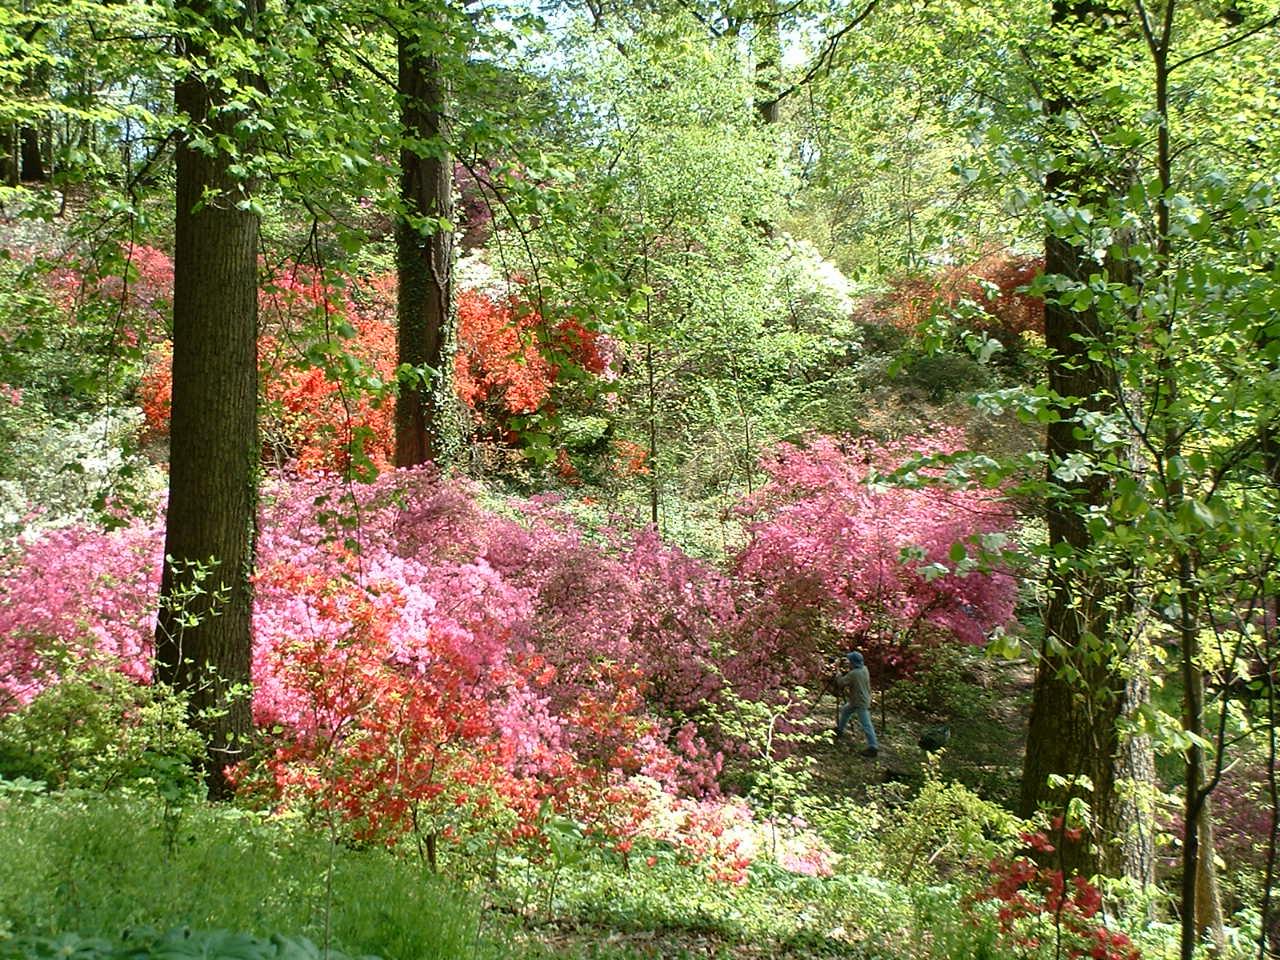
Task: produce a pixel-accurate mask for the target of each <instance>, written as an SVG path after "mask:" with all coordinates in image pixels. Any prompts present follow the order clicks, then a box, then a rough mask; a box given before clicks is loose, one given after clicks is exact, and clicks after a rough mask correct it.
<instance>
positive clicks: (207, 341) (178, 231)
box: [156, 0, 259, 797]
mask: <svg viewBox="0 0 1280 960" xmlns="http://www.w3.org/2000/svg"><path fill="white" fill-rule="evenodd" d="M181 6H185V7H186V8H187V11H188V12H189V13H190V14H192V15H194V16H195V17H200V18H205V17H207V18H208V19H209V22H210V24H211V26H212V27H213V29H216V30H220V31H223V32H228V33H229V32H231V31H232V30H235V31H236V32H243V33H246V34H247V33H249V31H250V30H251V29H252V26H253V23H252V21H253V17H254V14H255V12H256V8H255V7H254V3H253V0H249V2H247V3H246V4H245V8H244V11H243V12H242V13H241V14H240V15H239V16H238V17H237V18H236V20H235V21H234V22H228V21H225V20H219V19H216V15H215V14H214V13H213V12H212V10H211V8H210V6H208V5H207V4H206V3H205V2H204V0H188V2H186V3H183V4H181ZM185 53H186V55H187V56H188V57H189V58H190V59H191V60H192V61H193V62H195V63H196V64H202V61H204V60H206V59H207V56H208V51H207V50H205V49H204V48H203V47H202V46H201V45H200V44H198V43H195V42H188V44H187V49H186V50H185ZM240 79H241V81H242V82H247V81H246V78H240ZM175 94H176V96H175V100H176V106H177V109H178V111H179V112H180V113H183V114H185V115H187V116H188V117H190V122H191V124H192V126H193V127H199V128H202V130H203V131H205V132H206V133H207V134H210V135H211V136H209V138H208V139H210V140H216V139H217V138H220V137H225V138H228V139H229V140H230V141H231V142H233V143H234V142H235V141H236V139H237V138H238V136H239V135H238V133H237V131H236V124H237V122H238V121H239V120H240V119H242V115H241V114H238V113H235V112H232V111H230V110H225V109H223V107H224V104H225V102H226V94H225V93H224V92H223V91H222V90H221V88H220V87H219V86H218V85H217V84H213V85H206V83H205V79H204V75H203V72H202V71H201V70H200V69H196V70H193V71H192V72H191V73H189V74H187V75H186V76H185V77H183V78H181V79H180V80H179V81H178V83H177V86H176V91H175ZM245 146H246V145H244V144H243V143H242V144H241V148H242V150H243V149H244V148H245ZM240 159H242V157H239V156H234V155H232V154H231V153H228V152H225V151H223V150H218V151H217V152H215V153H213V154H212V155H210V154H209V153H207V152H206V151H205V150H203V149H198V148H196V147H195V146H193V145H192V143H191V141H190V140H189V139H184V140H183V141H181V142H180V143H179V144H178V148H177V208H176V221H175V241H174V289H173V402H172V414H171V421H170V456H169V512H168V519H167V523H166V527H165V557H166V560H165V566H164V575H163V578H162V582H161V602H160V614H159V618H158V622H157V627H156V661H157V662H156V679H157V680H159V681H161V682H165V683H169V684H172V685H174V686H175V687H176V688H178V689H180V690H184V691H187V692H188V693H189V694H190V697H191V701H190V702H191V716H192V719H193V721H194V723H195V726H196V727H197V729H199V730H200V732H201V733H202V734H203V735H204V737H205V738H206V744H207V757H206V763H205V769H206V773H207V775H208V780H209V790H210V793H211V795H213V796H214V797H222V796H226V795H227V794H228V793H229V792H230V787H229V784H228V783H227V780H226V777H225V776H224V770H225V768H226V767H227V766H228V765H230V764H233V763H235V762H237V761H239V760H241V759H243V758H244V757H245V755H246V753H247V751H248V749H249V746H250V734H251V731H252V717H251V713H250V702H249V697H248V689H247V687H248V683H249V680H250V672H249V665H250V645H251V633H250V627H251V612H252V597H251V592H250V583H249V577H250V573H251V570H252V567H253V547H254V526H255V524H254V520H255V509H256V503H257V476H258V460H259V448H258V438H257V401H258V363H257V333H258V329H257V328H258V291H257V252H258V217H257V214H256V213H254V212H252V211H251V210H250V209H247V207H245V206H242V204H243V201H245V200H246V198H247V196H248V193H249V190H250V186H249V184H246V183H244V182H243V181H241V180H239V179H237V178H236V177H235V176H233V175H232V173H231V170H230V167H231V165H232V164H233V163H235V162H237V160H240ZM202 569H204V570H206V571H207V574H204V575H203V579H202V573H201V570H202Z"/></svg>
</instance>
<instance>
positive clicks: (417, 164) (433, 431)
mask: <svg viewBox="0 0 1280 960" xmlns="http://www.w3.org/2000/svg"><path fill="white" fill-rule="evenodd" d="M398 51H399V56H398V61H399V75H398V79H397V83H398V88H399V89H398V93H399V96H400V123H401V132H402V135H403V136H404V137H405V141H406V142H405V146H403V147H402V148H401V150H400V200H401V203H402V205H403V210H402V212H401V215H400V218H399V220H398V221H397V223H396V268H397V275H398V277H399V284H400V294H399V307H398V322H399V339H398V348H399V362H400V363H402V364H406V363H407V364H410V365H411V366H413V367H426V368H428V369H429V370H431V371H432V376H431V378H430V380H429V381H428V382H425V383H422V382H419V383H417V384H412V385H411V384H406V383H402V384H401V385H400V393H399V395H398V396H397V398H396V465H397V466H401V467H407V466H414V465H416V464H420V463H426V462H427V461H435V462H436V463H439V462H440V460H441V457H442V454H443V452H444V447H445V430H446V425H445V414H446V411H447V398H448V390H449V385H450V384H451V382H452V378H451V376H450V374H451V370H450V366H451V364H452V359H453V358H452V357H451V356H449V344H450V342H451V340H452V318H453V227H452V225H451V223H448V224H446V223H442V222H441V221H451V220H452V217H453V164H452V161H451V158H450V155H449V150H448V144H447V137H448V127H447V118H446V116H445V105H446V102H447V99H448V87H447V84H446V82H445V79H444V77H443V75H442V72H441V68H440V59H439V57H438V56H437V55H435V54H434V53H432V52H431V51H430V50H428V49H425V48H424V45H423V42H422V40H421V39H420V38H419V37H417V36H404V35H402V36H401V37H400V38H399V40H398Z"/></svg>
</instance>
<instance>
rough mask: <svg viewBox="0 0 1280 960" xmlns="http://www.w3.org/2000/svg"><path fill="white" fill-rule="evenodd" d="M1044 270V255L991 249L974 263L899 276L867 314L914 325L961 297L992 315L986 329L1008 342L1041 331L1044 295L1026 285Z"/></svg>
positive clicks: (899, 324) (883, 320)
mask: <svg viewBox="0 0 1280 960" xmlns="http://www.w3.org/2000/svg"><path fill="white" fill-rule="evenodd" d="M1043 270H1044V259H1043V258H1042V257H1033V256H1019V255H1016V254H1013V253H1011V252H1009V251H1008V250H993V251H989V252H987V253H984V254H982V255H981V256H980V257H978V259H977V260H975V261H973V262H972V263H968V264H965V265H963V266H958V267H950V268H947V269H945V270H942V271H940V272H938V273H937V274H935V275H933V276H909V277H901V278H899V279H897V280H895V281H893V282H892V284H891V289H890V290H889V292H888V293H887V294H885V295H884V296H882V297H880V298H879V299H878V300H876V302H875V303H873V304H872V305H871V308H870V309H871V319H873V320H874V321H876V322H880V323H887V324H891V325H893V326H895V327H899V328H901V329H904V330H915V329H916V328H917V327H919V326H920V324H922V323H923V322H925V321H926V320H928V319H929V317H930V316H931V315H932V314H933V313H934V312H935V311H937V310H939V309H943V310H946V309H951V308H954V307H956V306H957V305H958V304H959V303H960V301H961V300H970V301H972V302H973V303H976V304H978V305H979V306H981V307H982V308H983V309H984V310H985V311H986V312H987V314H988V315H989V316H990V321H989V323H988V324H987V325H986V326H985V327H984V328H983V330H984V332H986V333H987V334H989V335H990V336H994V337H995V338H996V339H997V340H1000V341H1001V342H1002V343H1004V344H1005V345H1006V346H1010V345H1012V344H1013V343H1014V342H1015V341H1016V340H1017V339H1018V337H1019V336H1020V335H1021V334H1023V333H1027V332H1033V333H1041V334H1042V333H1043V332H1044V301H1043V300H1042V299H1040V298H1039V297H1033V296H1031V295H1030V294H1028V293H1027V292H1026V291H1025V287H1027V286H1028V285H1029V284H1030V283H1031V282H1032V281H1034V280H1035V278H1036V277H1038V276H1039V275H1040V274H1041V273H1042V272H1043Z"/></svg>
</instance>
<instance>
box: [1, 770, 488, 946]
mask: <svg viewBox="0 0 1280 960" xmlns="http://www.w3.org/2000/svg"><path fill="white" fill-rule="evenodd" d="M166 823H167V825H166ZM331 856H332V866H333V869H332V871H331V872H330V870H329V869H328V868H329V865H330V858H331ZM184 927H186V928H191V929H192V930H196V931H202V932H208V931H225V932H230V933H233V934H236V935H248V936H253V937H257V938H260V939H262V940H265V941H268V942H270V938H271V937H272V936H273V935H274V936H277V937H286V938H299V937H305V938H307V939H309V940H310V941H312V942H313V943H314V944H318V945H320V948H321V949H322V950H323V947H324V946H325V945H328V946H330V947H332V948H334V949H335V950H341V951H343V952H345V953H347V954H349V955H352V956H357V955H376V956H379V957H383V958H387V960H410V958H415V960H416V958H424V960H426V958H442V960H443V958H456V957H476V958H484V957H499V956H508V955H509V951H508V950H506V949H504V948H503V947H502V946H501V945H500V944H499V943H498V942H497V941H496V940H495V938H493V937H491V936H489V935H487V934H486V932H485V931H484V930H483V928H482V925H481V923H480V914H479V912H478V910H477V909H476V908H475V907H474V906H473V905H472V904H470V903H468V902H466V901H465V900H464V898H463V896H462V894H461V893H460V891H458V890H456V889H455V888H453V887H452V886H450V885H449V884H448V883H447V882H445V881H443V880H441V879H439V878H436V877H432V876H430V875H429V874H427V873H426V872H425V871H424V869H423V868H421V867H419V866H418V865H417V864H416V863H414V862H412V861H410V860H406V859H403V858H397V857H395V856H392V855H391V854H389V853H387V852H385V851H382V850H351V849H345V848H333V847H331V846H330V845H329V844H328V843H327V842H326V841H325V840H324V838H323V837H318V836H316V835H315V834H313V833H310V832H308V831H305V830H303V829H301V828H298V827H295V826H291V825H289V824H286V823H280V822H278V821H270V820H264V819H263V818H262V817H260V816H256V815H252V814H248V813H245V812H242V811H237V810H234V809H221V808H212V807H208V806H199V807H193V808H192V809H190V810H188V811H186V812H185V813H184V815H183V816H182V818H181V819H180V820H178V821H177V822H176V823H174V822H173V821H172V818H170V819H169V820H168V821H166V819H165V817H164V815H163V811H162V810H161V809H160V808H159V807H158V806H155V805H153V804H149V803H143V802H139V801H128V800H117V799H107V798H103V797H102V796H95V795H89V794H86V795H84V796H82V797H76V796H70V795H60V796H52V797H42V796H38V795H27V796H22V795H15V794H14V793H12V792H9V793H7V794H6V793H0V945H2V944H3V943H5V942H7V943H9V944H10V948H9V949H10V950H12V947H13V945H14V944H15V943H28V944H33V945H36V946H38V945H39V944H40V943H42V942H43V943H45V944H46V946H47V941H49V940H50V939H56V938H59V937H68V936H70V937H71V938H72V940H71V941H70V942H72V943H80V944H81V946H82V947H83V949H81V950H79V951H77V950H75V949H73V950H72V953H73V954H77V955H85V956H106V955H111V954H110V953H109V951H107V949H106V947H105V946H104V945H103V943H98V944H97V946H94V945H93V944H92V943H90V944H89V945H88V946H85V945H84V941H82V940H76V939H75V938H77V937H78V938H101V940H102V941H105V942H107V943H112V944H115V945H116V946H119V945H120V943H121V942H122V941H121V937H122V935H124V934H125V933H126V932H127V931H135V934H134V939H135V940H136V939H137V937H138V936H140V934H138V933H136V932H137V931H160V932H161V933H166V932H169V931H172V930H174V929H175V928H184ZM148 935H149V934H148ZM207 935H208V934H207V933H201V934H200V936H201V937H206V936H207ZM198 940H199V938H198ZM199 942H204V941H199ZM206 945H207V944H206ZM64 946H65V943H64ZM241 946H243V947H244V950H243V951H240V952H236V951H232V952H231V953H226V952H218V951H217V950H214V951H213V952H212V953H204V954H201V955H208V956H228V957H231V956H241V957H242V960H253V958H258V957H267V956H277V954H276V953H270V952H269V951H268V950H267V949H266V948H261V949H258V950H257V952H254V950H253V949H250V948H249V947H248V946H246V945H245V944H243V943H242V944H241ZM95 951H96V952H95ZM24 952H25V955H27V956H42V955H44V954H43V952H42V950H41V949H29V950H26V951H24ZM286 954H288V952H287V951H286V952H282V953H279V954H278V955H279V956H281V957H283V956H285V955H286ZM3 955H5V951H4V950H0V956H3ZM9 955H14V954H12V953H9ZM63 955H68V954H66V953H65V952H64V954H63ZM156 955H157V956H159V955H160V954H156ZM179 955H180V954H179ZM288 955H292V954H288ZM300 956H305V951H304V952H303V954H302V955H300Z"/></svg>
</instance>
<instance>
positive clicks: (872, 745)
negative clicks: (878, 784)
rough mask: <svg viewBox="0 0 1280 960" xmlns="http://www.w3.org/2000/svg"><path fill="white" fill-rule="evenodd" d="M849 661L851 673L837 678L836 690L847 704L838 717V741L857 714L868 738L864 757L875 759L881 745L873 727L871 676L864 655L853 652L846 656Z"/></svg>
mask: <svg viewBox="0 0 1280 960" xmlns="http://www.w3.org/2000/svg"><path fill="white" fill-rule="evenodd" d="M844 657H845V659H846V660H847V661H849V671H848V672H847V673H842V674H840V676H838V677H836V689H837V690H840V691H841V692H843V693H844V697H845V702H844V705H843V706H841V707H840V714H839V716H838V717H836V741H837V742H839V740H840V737H841V735H843V734H844V728H845V727H846V726H848V724H849V718H850V717H852V716H854V715H855V714H856V715H857V717H858V722H859V723H860V724H862V732H863V733H864V734H866V737H867V749H865V750H863V751H862V756H864V757H874V756H876V755H877V754H879V752H880V743H879V741H877V740H876V728H875V727H873V726H872V725H871V674H870V673H869V672H868V671H867V664H866V661H864V660H863V659H862V654H860V653H858V651H856V650H851V651H850V652H848V653H846V654H845V655H844Z"/></svg>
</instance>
